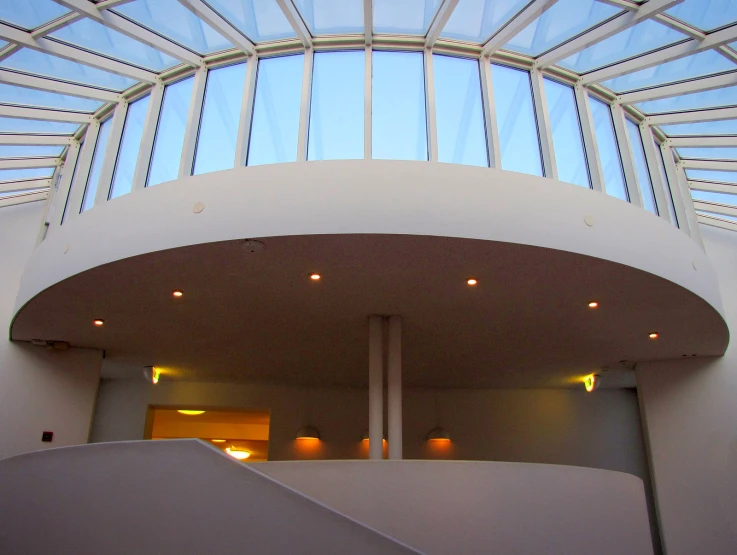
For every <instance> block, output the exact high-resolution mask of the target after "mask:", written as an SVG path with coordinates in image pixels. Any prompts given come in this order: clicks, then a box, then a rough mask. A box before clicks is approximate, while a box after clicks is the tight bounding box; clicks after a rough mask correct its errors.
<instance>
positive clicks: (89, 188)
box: [79, 118, 113, 214]
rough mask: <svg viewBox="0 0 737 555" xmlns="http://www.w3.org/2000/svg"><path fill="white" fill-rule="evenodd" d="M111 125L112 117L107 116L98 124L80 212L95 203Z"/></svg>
mask: <svg viewBox="0 0 737 555" xmlns="http://www.w3.org/2000/svg"><path fill="white" fill-rule="evenodd" d="M112 126H113V118H108V119H107V120H105V121H104V122H103V123H102V125H100V132H99V133H98V135H97V144H95V152H94V153H93V155H92V164H91V165H90V173H89V175H88V176H87V185H86V187H85V188H84V196H83V197H82V206H81V208H80V209H79V212H80V214H81V213H82V212H86V211H87V210H89V209H90V208H92V207H93V206H94V205H95V197H96V196H97V187H98V185H99V183H98V182H99V181H100V172H101V171H102V163H103V161H104V158H105V151H106V150H107V143H108V139H110V128H111V127H112Z"/></svg>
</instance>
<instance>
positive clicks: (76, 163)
mask: <svg viewBox="0 0 737 555" xmlns="http://www.w3.org/2000/svg"><path fill="white" fill-rule="evenodd" d="M83 147H84V137H83V138H82V140H81V141H80V143H79V149H80V152H81V151H82V148H83ZM79 159H80V156H77V159H76V160H75V161H74V169H73V170H72V181H71V183H70V185H69V191H68V192H67V198H66V199H64V210H62V213H61V224H62V225H63V224H64V220H65V219H66V217H67V209H68V208H69V199H70V198H71V197H72V190H73V189H75V187H79V186H80V185H79V184H78V183H77V170H78V169H79V167H80V164H79Z"/></svg>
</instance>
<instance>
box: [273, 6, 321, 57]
mask: <svg viewBox="0 0 737 555" xmlns="http://www.w3.org/2000/svg"><path fill="white" fill-rule="evenodd" d="M276 3H277V4H279V8H281V10H282V12H283V13H284V17H286V18H287V21H289V24H290V25H291V26H292V28H293V29H294V32H295V34H296V35H297V37H298V38H299V40H300V41H301V42H302V44H303V45H304V47H305V49H308V48H312V34H311V33H310V30H309V29H308V28H307V25H306V24H305V22H304V20H303V19H302V14H300V13H299V10H298V9H297V7H296V6H295V5H294V3H293V2H292V0H276Z"/></svg>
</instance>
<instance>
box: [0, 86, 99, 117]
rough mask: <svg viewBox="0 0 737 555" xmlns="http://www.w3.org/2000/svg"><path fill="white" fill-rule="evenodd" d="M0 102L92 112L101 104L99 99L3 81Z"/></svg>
mask: <svg viewBox="0 0 737 555" xmlns="http://www.w3.org/2000/svg"><path fill="white" fill-rule="evenodd" d="M0 102H2V103H3V104H15V105H20V106H38V107H42V108H60V109H62V110H74V111H77V112H94V111H95V110H97V109H98V108H99V107H100V106H102V104H103V103H102V101H100V100H90V99H88V98H80V97H78V96H69V95H65V94H58V93H53V92H49V91H40V90H37V89H28V88H26V87H16V86H15V85H6V84H4V83H0Z"/></svg>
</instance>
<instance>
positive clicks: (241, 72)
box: [193, 64, 246, 175]
mask: <svg viewBox="0 0 737 555" xmlns="http://www.w3.org/2000/svg"><path fill="white" fill-rule="evenodd" d="M245 81H246V64H235V65H232V66H226V67H221V68H218V69H212V70H210V71H209V72H208V74H207V86H206V88H205V104H204V105H203V107H202V118H201V120H200V132H199V135H198V136H197V150H196V151H195V157H194V172H193V173H194V175H198V174H201V173H208V172H214V171H218V170H229V169H231V168H232V167H233V165H234V164H235V144H236V142H237V141H238V124H239V123H240V114H241V104H242V103H243V86H244V84H245Z"/></svg>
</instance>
